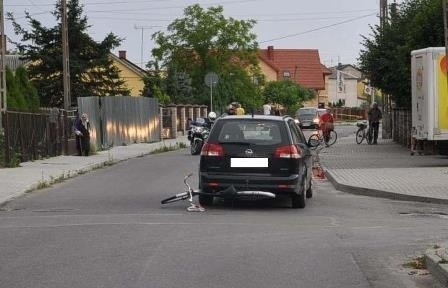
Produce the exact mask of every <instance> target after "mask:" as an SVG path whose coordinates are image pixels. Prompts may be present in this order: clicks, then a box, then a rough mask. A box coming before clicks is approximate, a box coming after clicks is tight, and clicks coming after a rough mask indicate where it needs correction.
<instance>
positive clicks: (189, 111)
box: [186, 106, 194, 120]
mask: <svg viewBox="0 0 448 288" xmlns="http://www.w3.org/2000/svg"><path fill="white" fill-rule="evenodd" d="M186 110H187V111H186V112H187V119H188V118H190V119H191V120H193V117H194V113H193V107H192V106H187V107H186Z"/></svg>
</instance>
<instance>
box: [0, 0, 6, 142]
mask: <svg viewBox="0 0 448 288" xmlns="http://www.w3.org/2000/svg"><path fill="white" fill-rule="evenodd" d="M4 16H5V15H4V10H3V0H0V37H1V40H0V45H1V51H0V58H1V59H0V70H1V71H0V78H1V79H0V133H1V132H2V130H3V122H2V120H3V112H6V109H7V102H6V71H5V57H6V56H5V55H6V36H5V18H4Z"/></svg>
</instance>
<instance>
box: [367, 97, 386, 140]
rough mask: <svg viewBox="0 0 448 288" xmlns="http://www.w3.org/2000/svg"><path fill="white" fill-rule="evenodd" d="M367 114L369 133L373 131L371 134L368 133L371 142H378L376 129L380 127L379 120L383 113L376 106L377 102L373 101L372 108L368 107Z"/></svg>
mask: <svg viewBox="0 0 448 288" xmlns="http://www.w3.org/2000/svg"><path fill="white" fill-rule="evenodd" d="M368 116H369V126H370V133H372V132H373V135H369V137H373V138H372V144H378V142H377V141H378V129H379V127H380V120H381V118H383V115H382V114H381V110H380V109H379V108H378V104H377V103H375V102H373V104H372V108H370V110H369V112H368Z"/></svg>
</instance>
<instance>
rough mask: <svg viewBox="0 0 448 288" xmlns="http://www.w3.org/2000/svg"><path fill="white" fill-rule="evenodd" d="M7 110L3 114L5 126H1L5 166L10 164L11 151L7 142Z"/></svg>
mask: <svg viewBox="0 0 448 288" xmlns="http://www.w3.org/2000/svg"><path fill="white" fill-rule="evenodd" d="M8 118H9V117H8V112H5V114H4V118H3V119H4V122H5V126H4V127H3V131H5V166H9V165H10V164H11V151H10V144H9V132H10V131H9V119H8Z"/></svg>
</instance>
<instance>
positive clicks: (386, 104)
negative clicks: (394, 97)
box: [372, 0, 395, 139]
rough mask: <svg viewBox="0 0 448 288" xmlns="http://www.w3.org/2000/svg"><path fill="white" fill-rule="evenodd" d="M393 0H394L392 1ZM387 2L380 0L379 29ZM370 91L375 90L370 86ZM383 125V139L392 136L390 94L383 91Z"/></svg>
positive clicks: (386, 13)
mask: <svg viewBox="0 0 448 288" xmlns="http://www.w3.org/2000/svg"><path fill="white" fill-rule="evenodd" d="M394 2H395V1H394ZM388 7H389V6H388V3H387V0H380V27H381V31H384V30H383V28H384V27H385V25H386V24H387V21H388V11H389V9H388ZM372 91H375V90H374V88H373V87H372ZM373 97H374V96H373ZM382 97H383V121H382V123H383V125H382V131H381V132H382V136H383V139H390V138H392V103H391V100H390V95H388V94H385V93H383V94H382Z"/></svg>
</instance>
